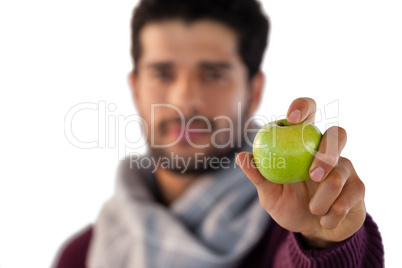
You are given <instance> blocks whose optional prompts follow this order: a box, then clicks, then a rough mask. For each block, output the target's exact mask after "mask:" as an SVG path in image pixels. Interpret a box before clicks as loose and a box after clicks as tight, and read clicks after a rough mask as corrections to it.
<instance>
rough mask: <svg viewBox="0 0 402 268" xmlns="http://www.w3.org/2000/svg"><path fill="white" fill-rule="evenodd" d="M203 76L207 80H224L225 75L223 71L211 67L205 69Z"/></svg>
mask: <svg viewBox="0 0 402 268" xmlns="http://www.w3.org/2000/svg"><path fill="white" fill-rule="evenodd" d="M203 78H204V79H205V80H206V81H220V80H223V79H224V78H225V76H224V74H223V72H222V71H219V70H213V69H209V70H205V71H204V73H203Z"/></svg>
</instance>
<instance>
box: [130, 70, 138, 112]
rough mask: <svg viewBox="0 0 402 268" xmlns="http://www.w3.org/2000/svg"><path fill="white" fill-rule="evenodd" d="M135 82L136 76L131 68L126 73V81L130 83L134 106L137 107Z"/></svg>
mask: <svg viewBox="0 0 402 268" xmlns="http://www.w3.org/2000/svg"><path fill="white" fill-rule="evenodd" d="M136 82H137V76H136V74H135V72H134V70H132V71H131V72H130V73H129V74H128V83H129V85H130V89H131V94H132V96H133V101H134V104H135V106H136V107H138V104H139V103H138V100H139V96H138V95H139V93H138V90H137V86H136Z"/></svg>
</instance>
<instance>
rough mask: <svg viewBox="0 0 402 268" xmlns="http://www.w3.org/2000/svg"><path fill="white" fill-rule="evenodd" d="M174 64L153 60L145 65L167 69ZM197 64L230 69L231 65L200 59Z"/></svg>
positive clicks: (201, 66)
mask: <svg viewBox="0 0 402 268" xmlns="http://www.w3.org/2000/svg"><path fill="white" fill-rule="evenodd" d="M173 66H174V63H173V62H170V61H167V62H154V63H150V64H147V65H146V67H147V68H149V69H169V68H172V67H173ZM198 66H199V67H200V68H203V69H208V68H215V69H226V70H229V69H232V68H233V65H232V64H230V63H227V62H220V61H201V62H200V63H199V64H198Z"/></svg>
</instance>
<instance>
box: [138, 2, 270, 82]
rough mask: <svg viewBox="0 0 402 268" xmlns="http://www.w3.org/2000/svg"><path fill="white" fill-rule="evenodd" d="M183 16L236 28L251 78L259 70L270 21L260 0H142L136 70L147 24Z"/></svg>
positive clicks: (239, 48)
mask: <svg viewBox="0 0 402 268" xmlns="http://www.w3.org/2000/svg"><path fill="white" fill-rule="evenodd" d="M174 18H179V19H182V20H183V21H185V22H193V21H196V20H199V19H213V20H215V21H218V22H220V23H223V24H225V25H227V26H229V27H230V28H232V29H233V30H234V31H235V32H236V33H237V36H238V52H239V54H240V56H241V58H242V60H243V62H244V64H245V65H246V66H247V69H248V77H249V79H251V78H252V77H253V76H254V75H255V74H256V73H257V72H258V70H259V68H260V65H261V62H262V59H263V55H264V51H265V48H266V47H267V44H268V38H269V30H270V21H269V17H268V16H267V15H264V14H263V12H262V9H261V5H260V3H259V2H257V1H256V0H140V3H139V5H138V6H137V7H136V8H135V9H134V12H133V17H132V20H131V42H132V43H131V57H132V60H133V64H134V71H135V72H137V68H136V65H137V63H138V60H139V58H140V56H141V43H140V40H139V39H140V38H139V34H140V31H141V29H142V28H143V27H144V25H145V24H147V23H150V22H155V21H161V20H165V19H174Z"/></svg>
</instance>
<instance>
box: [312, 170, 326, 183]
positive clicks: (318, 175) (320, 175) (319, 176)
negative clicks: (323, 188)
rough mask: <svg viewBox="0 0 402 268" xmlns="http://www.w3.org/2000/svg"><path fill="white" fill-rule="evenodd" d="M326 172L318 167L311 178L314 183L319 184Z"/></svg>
mask: <svg viewBox="0 0 402 268" xmlns="http://www.w3.org/2000/svg"><path fill="white" fill-rule="evenodd" d="M324 174H325V172H324V170H323V169H322V168H320V167H317V168H316V169H314V170H313V171H312V172H311V173H310V177H311V179H312V180H313V181H316V182H319V181H321V180H322V178H323V177H324Z"/></svg>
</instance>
